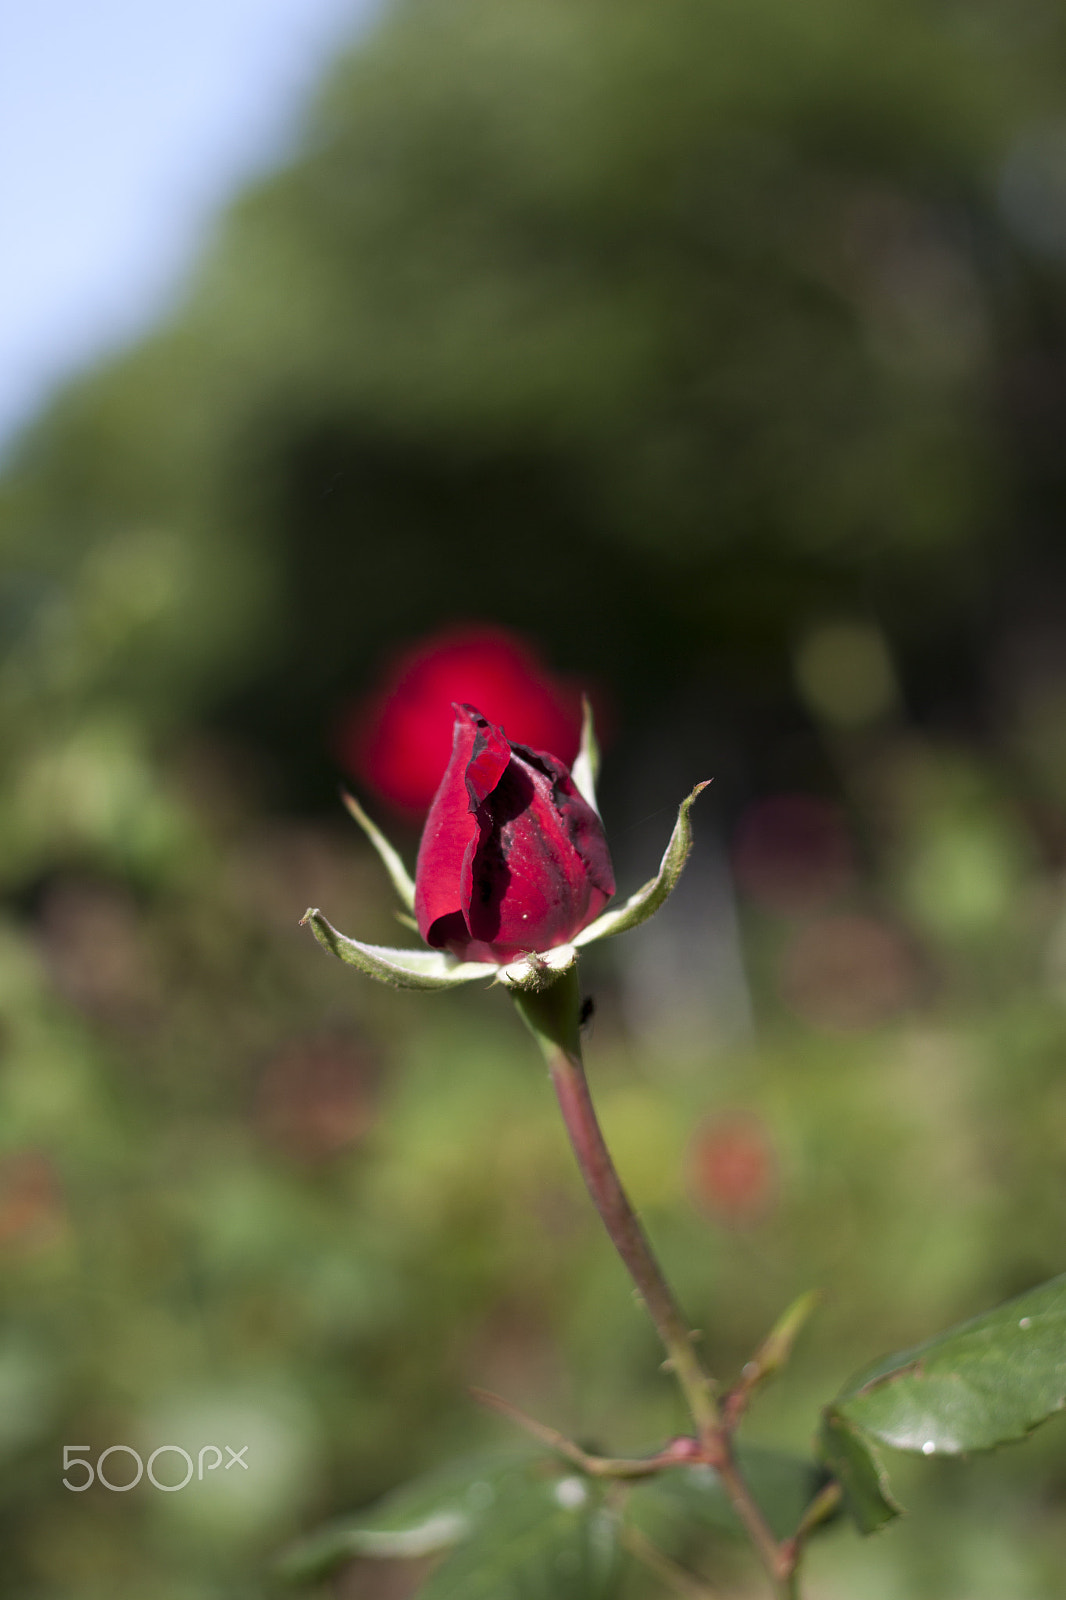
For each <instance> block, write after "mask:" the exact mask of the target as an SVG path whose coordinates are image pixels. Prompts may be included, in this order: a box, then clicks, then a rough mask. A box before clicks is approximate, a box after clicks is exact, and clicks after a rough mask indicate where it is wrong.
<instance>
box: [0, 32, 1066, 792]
mask: <svg viewBox="0 0 1066 1600" xmlns="http://www.w3.org/2000/svg"><path fill="white" fill-rule="evenodd" d="M1063 47H1064V36H1063V27H1062V19H1061V16H1060V15H1059V14H1058V13H1057V11H1056V9H1055V8H1054V7H1052V6H1050V5H1048V4H1042V3H1038V0H1034V3H1032V4H1030V5H1028V6H1027V7H1026V11H1025V18H1024V25H1022V24H1020V23H1019V19H1018V16H1017V12H1016V11H1015V10H1013V9H1012V10H1008V9H1007V8H1003V7H997V6H995V5H991V4H982V5H976V4H966V5H963V4H959V5H950V6H949V5H945V6H941V7H934V8H930V7H927V6H917V5H908V6H903V7H900V6H898V5H895V4H888V3H887V0H864V3H862V4H861V5H858V6H856V5H851V4H845V3H843V0H816V3H813V4H809V5H804V6H802V7H794V6H789V5H787V4H785V3H784V0H757V3H755V4H753V5H748V6H745V7H744V8H742V9H738V8H736V7H733V6H729V5H726V4H707V3H705V0H665V3H663V4H660V5H656V6H654V7H652V6H649V5H646V4H644V3H641V0H623V3H620V4H619V3H615V4H611V5H607V4H601V3H592V0H589V3H584V4H581V5H579V6H573V5H568V4H563V3H561V0H560V3H555V0H551V3H548V4H543V3H539V0H538V3H536V4H534V3H532V0H509V3H507V4H505V5H502V6H501V5H499V4H496V3H487V0H462V3H459V4H451V3H449V4H447V5H445V4H437V3H427V0H418V3H406V4H396V5H393V6H391V7H389V8H388V9H387V10H386V11H385V13H384V14H383V16H382V18H381V20H380V22H379V24H378V26H377V27H376V29H375V30H374V32H373V34H372V35H371V36H370V37H369V38H368V39H367V40H365V41H364V42H363V43H362V44H361V45H360V46H359V47H358V48H357V49H356V50H354V51H353V53H352V54H351V55H350V57H349V58H348V59H347V60H345V61H344V62H342V63H341V64H340V65H339V66H338V67H337V69H336V70H335V71H334V73H333V74H332V76H331V78H330V80H329V82H328V84H327V85H326V87H325V89H324V91H323V92H322V94H321V97H320V98H319V100H318V102H317V104H316V106H315V107H314V109H313V111H312V113H311V114H310V116H309V119H308V125H307V128H306V132H305V135H304V138H303V143H302V146H301V148H300V150H299V152H298V153H297V155H296V156H295V158H294V159H293V161H292V163H291V165H290V166H289V167H288V168H287V169H286V170H285V171H283V172H281V173H280V174H278V175H277V176H276V177H274V178H272V179H270V180H269V181H267V182H265V183H263V184H262V185H260V186H259V187H258V188H256V189H255V190H253V191H252V192H250V193H248V194H246V195H245V196H244V197H243V198H242V199H240V200H239V201H238V202H237V204H236V205H235V206H234V207H233V209H232V211H231V213H230V215H229V216H228V217H227V218H226V219H225V221H224V222H223V224H222V226H221V227H220V229H219V232H218V237H217V238H216V240H215V241H214V243H213V245H212V246H211V248H210V249H209V250H208V252H207V254H206V257H205V259H204V261H203V263H202V266H201V268H200V270H199V272H198V273H197V275H196V278H195V281H194V283H193V284H192V286H191V288H190V291H189V294H188V298H187V302H186V304H185V305H184V307H183V308H182V310H181V311H180V313H179V314H178V315H177V316H176V317H175V318H174V320H173V321H172V322H171V324H170V325H169V326H168V327H167V328H166V329H164V330H163V331H162V332H161V333H160V334H159V335H158V336H156V337H155V338H153V339H151V340H149V341H147V342H146V343H144V344H142V345H141V346H139V347H137V348H136V349H134V350H132V351H131V352H130V353H129V354H128V355H126V356H125V357H123V358H122V359H120V360H118V361H116V362H115V363H113V364H112V365H111V366H110V367H109V368H108V369H107V370H106V371H104V372H101V373H99V374H97V375H95V376H93V377H90V378H89V379H87V380H86V381H85V382H84V383H82V384H80V385H78V386H76V387H75V388H74V389H72V390H70V391H68V392H67V393H66V394H65V395H64V396H63V397H62V398H61V399H60V401H58V402H57V403H56V405H55V406H54V407H53V408H52V410H51V412H50V414H49V415H48V417H47V418H46V419H45V420H44V421H43V422H42V423H41V424H40V426H39V427H38V428H37V429H36V430H35V432H34V433H33V434H32V436H31V437H30V438H28V439H27V441H26V443H25V446H24V448H23V450H22V452H21V456H20V459H19V460H18V461H17V463H16V464H15V467H14V469H13V471H12V473H11V474H10V476H9V482H8V485H7V509H6V511H5V523H6V525H7V527H8V529H9V530H10V531H9V533H8V538H9V539H10V540H11V541H13V543H14V544H15V546H16V547H17V548H18V549H19V554H18V556H17V557H16V561H15V565H17V566H18V568H19V576H18V579H17V581H16V582H15V584H14V585H13V587H12V591H11V600H10V604H11V606H12V607H13V608H14V610H15V611H18V609H19V608H20V607H23V606H27V605H29V604H30V603H31V597H32V596H33V594H34V593H36V592H37V590H38V589H39V588H40V587H41V586H43V587H45V588H47V587H48V586H49V585H50V584H54V585H55V584H57V585H59V586H62V585H63V584H65V583H66V582H67V581H68V579H69V574H70V571H71V570H72V566H74V565H76V563H77V560H78V559H79V555H83V556H84V557H85V558H86V559H92V560H95V561H100V560H101V559H104V560H106V559H107V558H106V556H102V555H101V548H102V547H104V546H107V545H108V544H109V543H110V542H112V541H115V540H119V541H122V540H126V541H129V540H134V541H141V542H140V543H136V544H135V547H134V550H133V556H132V559H133V560H134V562H135V563H136V562H138V561H139V562H140V563H141V568H143V569H147V570H150V572H151V574H152V577H151V580H150V582H149V580H147V579H146V578H144V576H143V573H142V574H141V576H140V577H138V580H137V583H136V585H134V587H137V588H138V592H141V591H142V590H143V587H144V583H145V582H148V583H149V587H150V586H151V583H155V584H156V585H157V586H158V588H159V589H160V590H161V591H162V592H161V593H160V594H159V595H157V597H156V600H157V606H158V610H159V613H160V614H159V615H157V617H156V618H155V620H154V623H153V626H152V628H151V629H147V630H144V632H143V636H142V639H141V640H140V647H139V648H137V647H134V656H135V660H136V671H135V672H134V673H129V674H127V675H126V676H125V677H124V680H123V681H124V682H125V684H126V686H127V688H128V687H129V686H130V685H131V684H135V685H136V689H137V692H138V693H139V694H141V695H142V697H149V698H150V699H151V700H152V702H153V704H154V705H155V706H156V707H158V705H159V704H160V703H161V702H162V703H163V704H164V705H168V706H170V705H173V704H174V703H175V702H177V703H179V704H180V702H181V701H182V699H185V700H186V701H187V700H188V697H189V696H190V695H191V696H193V697H194V699H195V700H196V701H198V702H199V703H201V704H206V705H208V706H210V707H211V708H212V709H213V710H215V711H216V712H217V713H219V714H220V715H225V716H226V717H227V718H228V719H229V720H230V721H231V722H236V723H239V724H240V725H241V726H243V728H244V729H245V731H246V732H248V733H252V734H254V735H255V736H256V737H258V738H259V739H260V740H262V741H263V742H265V743H266V744H267V745H272V746H273V747H274V749H275V751H276V752H277V753H279V754H281V755H284V756H286V757H289V758H295V757H298V756H300V757H304V758H307V757H308V756H310V755H311V753H312V752H313V751H314V750H316V749H319V748H320V747H321V745H322V737H321V735H322V729H321V727H320V726H318V725H316V724H315V723H314V721H313V719H312V720H309V718H308V708H309V707H312V706H313V707H316V708H321V714H322V717H323V721H324V722H325V720H326V719H327V717H328V714H329V713H330V711H331V710H332V709H333V708H334V707H335V706H336V704H337V703H338V701H339V700H340V698H341V697H342V696H343V694H344V692H345V691H346V689H347V688H348V686H349V685H350V684H351V683H352V682H353V681H355V680H357V679H358V677H359V675H360V674H361V673H363V672H364V671H365V669H366V667H367V665H368V663H369V662H370V661H371V660H372V658H373V657H374V656H375V655H376V654H377V653H378V652H379V651H380V650H381V649H382V648H383V647H384V646H386V645H389V644H392V643H393V642H394V641H395V640H396V639H397V638H401V639H402V638H404V637H415V636H417V635H418V634H419V633H420V632H422V631H424V630H425V629H426V628H427V627H428V626H430V625H436V624H439V623H440V621H441V620H448V619H449V618H455V619H458V620H464V619H469V618H478V617H484V618H491V619H492V620H494V621H499V622H503V623H510V624H516V625H519V626H524V627H525V628H527V629H528V628H530V627H533V628H534V629H535V631H536V632H537V633H538V634H539V635H540V636H541V637H542V638H544V639H545V640H546V641H547V643H548V645H549V646H550V647H554V648H555V649H556V651H558V652H559V653H560V655H565V658H566V663H567V665H568V666H570V667H571V668H576V669H577V670H586V671H589V670H591V669H592V667H593V666H595V667H596V668H598V670H599V671H600V672H601V673H602V674H604V675H605V676H607V677H609V678H611V679H613V680H614V681H615V682H616V684H618V686H619V687H620V689H621V690H622V693H623V698H624V702H625V704H626V705H627V707H628V708H629V709H630V710H631V711H633V712H636V713H638V714H639V713H640V711H641V708H643V710H644V713H645V714H647V711H648V709H649V708H650V707H651V706H653V705H655V704H656V703H657V702H658V701H659V699H660V698H661V696H662V694H663V692H664V689H665V688H666V687H667V686H668V685H670V684H671V683H674V682H676V681H677V680H678V679H679V678H683V679H685V680H687V681H692V680H693V679H694V678H695V679H696V680H697V681H700V680H703V682H704V683H705V684H706V685H710V684H711V683H712V682H714V681H718V682H722V681H727V682H728V683H729V684H730V698H731V700H732V702H733V704H734V706H735V707H736V708H737V710H738V713H739V712H742V711H744V710H746V711H747V712H748V713H749V714H750V713H753V712H755V711H756V710H757V708H758V707H759V705H760V702H761V701H762V700H763V699H765V698H766V697H767V696H769V698H771V699H774V698H778V699H779V698H780V696H781V691H782V686H783V685H784V683H785V682H786V679H787V673H788V659H789V653H790V650H791V647H792V645H793V643H794V639H795V636H796V634H797V631H801V630H802V629H803V628H804V627H805V626H806V625H807V624H808V623H809V622H810V621H811V620H812V619H814V620H817V619H818V618H820V617H821V616H823V615H824V614H826V613H834V612H839V611H844V612H845V613H849V614H850V613H854V612H858V613H860V614H863V615H871V614H872V615H874V616H875V617H877V618H878V619H879V620H880V621H881V623H882V624H883V625H885V626H886V627H887V629H888V631H889V634H890V636H891V637H892V639H893V642H894V643H895V644H896V646H897V648H899V649H901V650H902V651H903V653H904V656H905V658H906V662H907V665H908V667H909V669H910V671H909V673H908V689H909V691H910V692H911V694H912V696H913V697H915V698H916V699H917V700H918V702H919V703H921V702H922V700H923V697H924V698H925V699H926V700H928V701H930V702H931V703H934V704H935V703H936V702H937V700H938V698H940V699H942V698H943V697H945V696H953V695H956V694H957V693H958V692H959V691H960V690H961V691H962V692H963V693H964V694H968V695H969V696H970V698H971V699H973V698H974V697H977V698H979V691H980V685H979V683H978V682H977V677H976V667H975V649H974V633H975V631H977V632H980V630H981V629H984V628H990V629H992V630H995V629H996V628H1000V627H1002V626H1004V625H1005V623H1006V621H1007V620H1009V619H1007V618H1006V616H1005V606H1006V605H1007V603H1008V599H1009V597H1008V596H1005V595H1004V593H1003V584H1002V574H1003V568H1004V562H1005V561H1008V559H1009V564H1010V566H1011V569H1012V571H1015V570H1019V569H1020V570H1021V571H1022V573H1023V575H1024V573H1025V572H1029V573H1033V572H1037V573H1039V571H1040V570H1041V567H1042V564H1043V565H1046V564H1047V562H1048V560H1049V554H1048V551H1047V549H1046V548H1045V546H1046V542H1047V541H1046V526H1047V520H1048V517H1049V516H1051V515H1053V514H1054V508H1055V505H1056V504H1057V501H1058V498H1059V497H1060V493H1061V482H1060V478H1059V473H1058V469H1057V468H1056V467H1055V466H1054V465H1053V459H1052V457H1051V453H1050V452H1048V451H1047V449H1046V448H1045V449H1044V450H1041V449H1040V448H1039V442H1038V441H1039V437H1040V434H1041V430H1042V429H1043V431H1044V433H1045V435H1046V433H1047V427H1048V420H1049V419H1053V418H1054V417H1055V416H1057V415H1059V414H1060V412H1061V407H1062V400H1063V394H1064V385H1063V381H1062V376H1061V371H1060V366H1059V363H1058V356H1057V347H1058V344H1059V342H1060V330H1061V324H1062V316H1063V294H1062V281H1061V276H1060V275H1059V271H1058V267H1059V263H1058V262H1057V261H1056V260H1054V259H1053V254H1054V250H1055V249H1056V248H1057V246H1056V244H1055V236H1053V230H1052V234H1051V235H1049V234H1048V226H1049V225H1048V224H1047V222H1046V221H1045V222H1044V223H1043V224H1042V225H1041V226H1042V228H1043V232H1042V234H1040V237H1039V238H1036V239H1035V242H1034V228H1035V227H1036V222H1039V220H1040V218H1041V217H1045V218H1046V215H1047V212H1048V208H1049V206H1050V207H1052V208H1053V206H1054V204H1055V203H1060V204H1061V194H1060V193H1059V191H1058V190H1056V189H1055V188H1054V170H1051V171H1049V169H1048V156H1047V150H1048V138H1050V137H1051V136H1052V135H1053V132H1054V127H1055V124H1054V123H1053V122H1052V121H1051V120H1050V119H1051V118H1052V116H1053V110H1054V106H1055V104H1056V99H1057V95H1058V88H1059V86H1060V72H1061V68H1060V61H1061V56H1062V51H1063ZM1048 129H1050V130H1051V133H1050V134H1048V133H1047V130H1048ZM1041 141H1043V142H1041ZM1034 218H1035V219H1036V220H1035V221H1034ZM1012 229H1013V231H1012ZM1037 232H1038V233H1039V229H1037ZM1041 251H1042V252H1043V254H1041ZM1049 252H1050V253H1049ZM1034 440H1037V443H1036V444H1034ZM144 541H149V542H147V543H145V542H144ZM151 541H156V542H155V543H152V542H151ZM1008 542H1009V545H1010V549H1011V551H1012V552H1013V553H1012V554H1011V555H1010V556H1009V558H1008V556H1007V555H1006V551H1005V546H1006V544H1007V543H1008ZM127 549H128V546H126V545H123V544H121V543H119V544H118V545H117V546H115V555H114V559H113V563H112V564H113V566H114V567H115V569H116V570H121V571H123V572H125V571H126V570H128V569H127V566H126V562H125V558H124V555H123V551H124V550H127ZM138 570H139V569H138ZM142 580H143V581H142ZM1037 582H1038V586H1041V587H1042V585H1040V584H1039V579H1038V580H1037ZM634 636H636V637H638V638H640V639H641V640H642V646H641V648H640V649H639V650H634V648H633V643H632V641H633V639H634ZM125 665H128V662H126V661H125V660H124V666H125ZM738 720H739V721H742V720H743V718H742V717H740V716H739V715H738ZM292 769H293V770H294V771H307V770H308V769H307V767H306V762H305V764H304V765H303V766H301V765H300V763H299V762H298V761H293V762H292ZM311 770H315V769H314V767H313V766H312V769H311ZM317 770H318V771H319V772H320V773H321V772H323V771H324V767H320V768H319V769H317ZM315 782H320V779H318V780H315ZM293 783H294V787H295V789H296V790H297V791H299V781H298V780H295V779H294V780H293ZM308 792H310V791H309V790H308V789H307V788H306V787H305V789H304V793H305V794H306V793H308Z"/></svg>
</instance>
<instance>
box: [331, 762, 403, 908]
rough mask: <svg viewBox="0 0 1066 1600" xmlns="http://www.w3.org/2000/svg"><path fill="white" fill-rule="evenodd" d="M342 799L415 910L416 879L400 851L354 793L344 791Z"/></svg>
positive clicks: (394, 886)
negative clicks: (404, 862) (373, 820)
mask: <svg viewBox="0 0 1066 1600" xmlns="http://www.w3.org/2000/svg"><path fill="white" fill-rule="evenodd" d="M341 799H342V800H343V801H344V804H345V806H346V808H347V810H348V813H349V815H350V816H352V817H354V818H355V820H356V822H358V824H359V826H360V827H361V828H362V830H363V832H364V833H365V834H366V836H367V838H368V839H369V840H370V843H371V844H372V845H373V846H374V849H375V850H376V851H377V853H378V855H379V856H380V857H381V860H382V862H383V863H384V867H385V871H386V872H387V873H388V875H389V880H390V882H391V883H392V887H393V888H394V889H395V890H396V893H397V894H398V895H399V897H400V900H401V901H402V903H403V905H404V906H405V907H406V909H407V910H408V911H413V910H414V908H415V886H414V880H413V879H412V878H411V875H410V873H409V872H408V870H407V868H406V867H405V866H404V864H403V861H402V860H401V858H400V852H399V851H398V850H396V849H395V848H394V847H393V846H392V845H391V844H390V843H389V841H388V840H387V839H386V837H385V835H384V834H383V833H382V831H381V829H380V828H379V827H378V826H377V825H376V823H373V822H371V820H370V818H369V817H368V816H367V814H366V812H365V811H364V810H363V808H362V806H361V805H360V804H359V802H358V800H357V799H356V798H355V796H354V795H350V794H348V793H347V792H345V791H342V793H341Z"/></svg>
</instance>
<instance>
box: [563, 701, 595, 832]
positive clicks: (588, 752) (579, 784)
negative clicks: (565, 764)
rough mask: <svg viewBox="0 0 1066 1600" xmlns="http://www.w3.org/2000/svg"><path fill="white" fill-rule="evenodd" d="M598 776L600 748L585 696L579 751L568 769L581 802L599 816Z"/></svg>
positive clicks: (582, 705) (582, 707)
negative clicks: (597, 797) (585, 802)
mask: <svg viewBox="0 0 1066 1600" xmlns="http://www.w3.org/2000/svg"><path fill="white" fill-rule="evenodd" d="M599 775H600V747H599V745H598V744H597V743H596V729H595V727H594V726H593V721H592V702H591V701H590V700H589V697H588V695H587V694H583V695H582V696H581V749H580V750H579V751H578V753H577V760H576V761H575V762H574V764H573V766H572V767H571V768H570V776H571V777H572V778H573V780H574V785H575V787H576V788H577V791H578V793H579V794H580V795H581V798H582V800H585V801H587V802H588V804H589V805H590V806H591V807H592V809H593V811H595V813H596V815H597V816H599V814H600V808H599V806H598V805H597V804H596V780H597V779H598V777H599Z"/></svg>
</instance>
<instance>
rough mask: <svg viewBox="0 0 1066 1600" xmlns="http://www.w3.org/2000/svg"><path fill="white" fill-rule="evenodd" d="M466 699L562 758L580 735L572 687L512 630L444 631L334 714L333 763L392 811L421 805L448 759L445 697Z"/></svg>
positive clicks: (516, 736) (522, 739)
mask: <svg viewBox="0 0 1066 1600" xmlns="http://www.w3.org/2000/svg"><path fill="white" fill-rule="evenodd" d="M456 702H459V703H464V702H465V703H472V704H474V705H476V706H477V707H478V708H479V710H481V711H482V712H483V713H484V715H485V716H486V717H488V718H489V719H490V721H492V722H494V723H496V724H497V725H498V726H500V727H502V728H503V729H504V730H505V732H506V735H507V737H508V739H510V740H512V741H514V742H516V743H519V744H524V745H528V746H529V747H530V748H532V749H534V750H550V751H552V752H553V754H555V755H556V756H558V757H559V759H560V760H562V761H564V762H566V763H567V765H569V764H570V762H572V761H573V759H574V757H575V755H576V754H577V748H578V742H579V740H580V736H581V693H580V688H579V687H578V686H577V685H576V684H574V683H572V682H570V681H568V680H566V679H564V678H560V677H557V676H556V675H555V674H553V673H551V672H549V671H548V669H547V668H546V667H545V666H544V665H543V664H542V663H541V662H540V661H539V660H538V659H537V657H536V655H535V653H534V651H533V650H532V649H531V647H530V646H529V645H528V644H526V643H525V641H524V640H522V639H521V638H519V637H518V636H517V635H515V634H513V633H508V632H507V631H505V630H504V629H502V628H495V627H489V626H484V625H478V626H473V625H471V626H469V627H463V628H454V629H448V630H446V631H445V632H442V633H438V634H434V635H433V636H432V637H430V638H428V639H423V640H422V641H421V642H420V643H418V644H417V645H414V646H412V647H410V648H409V649H407V650H405V651H403V652H402V653H401V654H399V655H397V656H396V657H394V658H393V660H392V661H391V663H390V664H389V666H388V668H387V670H386V672H385V676H384V681H383V683H382V685H381V687H379V688H378V689H376V690H373V691H371V692H370V693H369V694H368V695H366V696H364V697H363V698H362V699H360V700H359V701H357V702H356V703H355V704H354V705H353V706H351V707H349V709H348V710H347V711H346V712H344V714H343V715H342V717H341V719H340V722H339V725H338V729H337V736H336V740H335V748H336V752H337V755H338V757H339V759H340V762H341V764H342V766H343V767H344V768H345V770H346V771H348V772H350V773H351V774H352V775H353V776H354V777H356V778H357V779H358V780H359V782H360V783H363V784H366V785H368V786H370V787H371V788H373V789H375V790H376V791H377V793H378V794H379V795H381V796H382V798H383V799H385V800H388V801H390V802H391V804H392V805H394V806H396V807H397V808H398V809H399V810H401V811H405V812H407V813H408V814H409V815H412V816H413V815H415V814H417V813H420V812H423V811H425V810H426V808H427V807H428V805H429V803H430V801H431V800H432V798H433V795H434V793H435V792H436V789H437V785H438V784H439V783H440V778H441V773H442V772H443V771H444V769H445V767H446V766H447V765H448V760H449V757H450V755H451V748H452V725H453V721H454V717H455V713H454V710H453V705H454V704H455V703H456Z"/></svg>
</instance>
